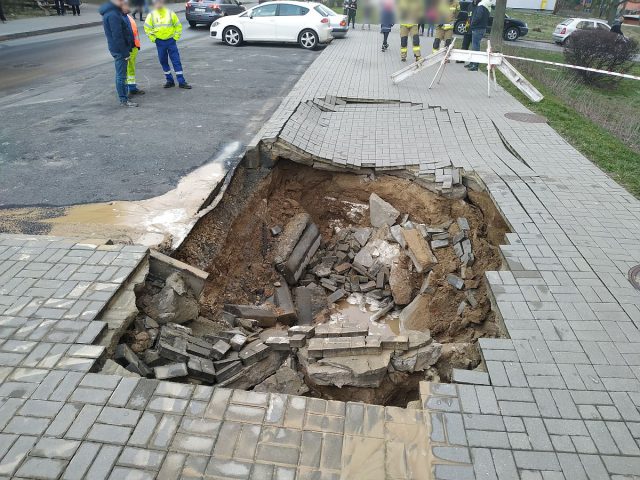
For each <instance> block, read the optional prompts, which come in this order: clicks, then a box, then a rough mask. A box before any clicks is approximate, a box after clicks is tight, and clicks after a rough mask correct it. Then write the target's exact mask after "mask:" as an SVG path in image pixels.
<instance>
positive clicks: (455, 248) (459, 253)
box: [453, 243, 464, 258]
mask: <svg viewBox="0 0 640 480" xmlns="http://www.w3.org/2000/svg"><path fill="white" fill-rule="evenodd" d="M453 251H454V253H455V254H456V256H457V257H458V258H462V255H464V250H463V249H462V244H460V243H456V244H454V245H453Z"/></svg>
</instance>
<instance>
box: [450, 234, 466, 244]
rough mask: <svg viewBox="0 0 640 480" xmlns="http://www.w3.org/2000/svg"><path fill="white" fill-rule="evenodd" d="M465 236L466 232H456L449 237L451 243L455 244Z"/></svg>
mask: <svg viewBox="0 0 640 480" xmlns="http://www.w3.org/2000/svg"><path fill="white" fill-rule="evenodd" d="M465 238H466V234H465V233H464V232H458V233H456V234H455V235H454V236H453V238H452V239H451V244H456V243H460V242H461V241H463V240H464V239H465Z"/></svg>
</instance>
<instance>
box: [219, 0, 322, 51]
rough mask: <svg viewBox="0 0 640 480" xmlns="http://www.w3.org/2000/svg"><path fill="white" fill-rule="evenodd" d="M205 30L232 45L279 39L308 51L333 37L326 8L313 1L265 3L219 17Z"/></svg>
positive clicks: (276, 40)
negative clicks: (236, 13)
mask: <svg viewBox="0 0 640 480" xmlns="http://www.w3.org/2000/svg"><path fill="white" fill-rule="evenodd" d="M209 31H210V35H211V36H212V37H213V38H215V39H218V40H220V41H222V42H224V43H226V44H227V45H232V46H238V45H241V44H242V43H243V42H245V41H248V42H252V41H260V42H283V43H298V44H299V45H300V46H301V47H302V48H306V49H308V50H312V49H314V48H316V47H317V46H318V45H319V44H321V43H329V42H330V41H331V40H332V39H333V37H332V36H331V24H330V21H329V14H328V13H327V12H326V8H325V7H324V6H323V5H321V4H319V3H313V2H265V3H262V4H260V5H257V6H255V7H253V8H250V9H249V10H247V11H246V12H244V13H241V14H240V15H230V16H224V17H220V18H219V19H218V20H216V21H215V22H213V23H212V24H211V28H210V30H209Z"/></svg>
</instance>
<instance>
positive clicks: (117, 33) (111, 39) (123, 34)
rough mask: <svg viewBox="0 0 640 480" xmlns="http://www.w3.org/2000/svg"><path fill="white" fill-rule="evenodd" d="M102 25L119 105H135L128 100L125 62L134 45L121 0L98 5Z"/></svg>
mask: <svg viewBox="0 0 640 480" xmlns="http://www.w3.org/2000/svg"><path fill="white" fill-rule="evenodd" d="M99 12H100V15H102V26H103V28H104V34H105V36H106V37H107V45H108V46H109V52H110V53H111V55H112V56H113V58H114V60H115V67H116V92H117V93H118V98H119V99H120V106H121V107H137V106H138V104H137V103H135V102H132V101H130V100H129V95H128V92H127V84H126V78H127V62H128V61H129V58H130V57H131V50H132V49H133V47H134V46H135V44H134V41H133V35H132V33H131V29H130V27H129V25H128V24H129V21H128V20H127V17H126V16H125V15H124V13H123V11H122V0H111V1H109V2H107V3H105V4H104V5H102V6H101V7H100V10H99Z"/></svg>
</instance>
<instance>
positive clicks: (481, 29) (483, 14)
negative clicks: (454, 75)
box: [465, 0, 492, 72]
mask: <svg viewBox="0 0 640 480" xmlns="http://www.w3.org/2000/svg"><path fill="white" fill-rule="evenodd" d="M491 5H492V0H480V2H478V5H476V7H475V8H474V9H473V16H472V17H471V25H470V26H469V29H470V30H471V50H474V51H476V52H479V51H480V42H481V41H482V37H484V34H485V33H486V32H487V27H488V26H489V18H490V17H491ZM465 67H466V68H467V69H468V70H469V71H470V72H477V71H478V64H477V63H474V62H471V63H469V64H468V65H465Z"/></svg>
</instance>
